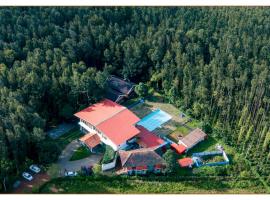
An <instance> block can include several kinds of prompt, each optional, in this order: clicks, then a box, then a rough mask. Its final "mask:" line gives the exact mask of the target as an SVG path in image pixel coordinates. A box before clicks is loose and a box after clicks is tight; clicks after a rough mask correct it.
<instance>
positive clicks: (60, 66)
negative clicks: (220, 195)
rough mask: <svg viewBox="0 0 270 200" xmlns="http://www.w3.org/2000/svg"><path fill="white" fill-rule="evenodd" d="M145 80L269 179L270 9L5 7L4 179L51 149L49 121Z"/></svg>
mask: <svg viewBox="0 0 270 200" xmlns="http://www.w3.org/2000/svg"><path fill="white" fill-rule="evenodd" d="M109 74H114V75H118V76H121V77H124V78H127V79H129V80H131V81H133V82H135V83H139V82H145V83H147V84H148V85H149V87H152V88H154V89H155V90H156V91H158V92H159V93H161V94H164V96H165V97H166V98H167V100H168V101H169V102H170V103H172V104H174V105H176V106H177V107H179V108H181V109H182V110H185V111H186V112H187V113H188V114H190V115H192V116H193V117H195V118H198V119H201V120H204V121H205V122H207V123H209V124H211V126H212V127H213V132H212V134H213V136H214V137H217V138H222V139H223V140H224V141H225V142H226V143H227V144H229V145H231V146H233V147H235V148H236V149H237V151H238V152H239V153H240V154H242V156H243V157H245V158H247V159H248V160H249V161H250V164H251V165H252V166H254V167H255V168H256V171H257V172H258V173H259V174H260V175H261V177H263V178H264V180H265V181H266V182H268V184H269V183H270V176H269V174H270V162H269V158H270V153H269V145H270V123H269V122H270V9H269V8H244V7H243V8H234V7H226V8H225V7H224V8H223V7H219V8H216V7H212V8H199V7H198V8H195V7H194V8H188V7H178V8H173V7H171V8H166V7H164V8H160V7H159V8H155V7H150V8H140V7H136V8H132V7H128V8H120V7H115V8H109V7H108V8H105V7H103V8H93V7H91V8H62V7H57V8H56V7H50V8H46V7H41V8H39V7H35V8H31V7H27V8H24V7H20V8H1V9H0V108H1V109H0V170H1V171H0V178H1V180H3V178H4V177H7V176H9V175H13V174H16V173H19V172H20V170H21V169H22V167H23V166H24V165H25V164H26V162H27V160H29V159H31V160H34V161H36V162H39V163H46V162H47V161H48V158H47V156H48V155H51V154H52V153H53V151H55V148H57V147H55V146H54V144H53V143H50V142H48V141H46V140H45V137H46V135H45V131H46V128H48V126H49V125H50V124H57V123H58V122H61V121H63V120H70V119H72V115H73V113H74V112H75V111H77V110H78V109H81V108H83V107H84V106H86V105H89V104H91V103H94V102H96V101H98V100H99V99H101V98H103V95H104V89H105V88H106V78H107V77H108V75H109Z"/></svg>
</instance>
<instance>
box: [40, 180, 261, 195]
mask: <svg viewBox="0 0 270 200" xmlns="http://www.w3.org/2000/svg"><path fill="white" fill-rule="evenodd" d="M39 193H64V194H65V193H73V194H78V193H79V194H82V193H90V194H149V193H151V194H154V193H156V194H158V193H167V194H216V193H219V194H224V193H226V194H243V193H266V191H265V190H264V188H263V186H262V185H261V184H260V182H259V181H258V180H257V179H253V180H245V179H243V180H238V181H236V180H235V179H234V178H233V177H232V178H218V177H213V178H197V177H193V178H190V177H189V178H187V177H184V178H182V177H167V176H155V177H153V176H150V177H120V176H118V177H115V176H110V177H108V176H107V177H105V176H97V177H96V176H92V177H74V178H72V179H71V178H59V179H54V180H52V181H50V182H48V183H47V184H45V185H43V186H42V187H41V188H40V189H39Z"/></svg>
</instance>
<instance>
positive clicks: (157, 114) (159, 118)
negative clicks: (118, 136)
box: [137, 109, 172, 131]
mask: <svg viewBox="0 0 270 200" xmlns="http://www.w3.org/2000/svg"><path fill="white" fill-rule="evenodd" d="M171 118H172V116H170V115H169V114H168V113H166V112H164V111H163V110H160V109H157V110H155V111H153V112H151V113H150V114H149V115H146V116H145V117H144V118H142V119H141V120H140V121H139V122H138V123H137V125H141V126H143V127H144V128H146V129H147V130H148V131H153V130H155V129H156V128H158V127H161V125H162V124H164V123H165V122H167V121H169V120H170V119H171Z"/></svg>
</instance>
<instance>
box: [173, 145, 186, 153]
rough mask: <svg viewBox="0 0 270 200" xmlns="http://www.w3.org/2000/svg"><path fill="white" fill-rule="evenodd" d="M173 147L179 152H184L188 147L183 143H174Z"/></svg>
mask: <svg viewBox="0 0 270 200" xmlns="http://www.w3.org/2000/svg"><path fill="white" fill-rule="evenodd" d="M171 147H172V148H173V149H174V150H175V151H176V152H177V153H178V154H183V153H184V152H185V151H186V147H185V146H184V145H182V144H176V143H172V144H171Z"/></svg>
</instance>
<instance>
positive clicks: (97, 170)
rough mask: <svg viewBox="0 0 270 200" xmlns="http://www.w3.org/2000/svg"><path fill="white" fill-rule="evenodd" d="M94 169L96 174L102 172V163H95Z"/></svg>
mask: <svg viewBox="0 0 270 200" xmlns="http://www.w3.org/2000/svg"><path fill="white" fill-rule="evenodd" d="M92 170H93V172H94V174H101V171H102V169H101V165H98V164H96V165H94V166H93V169H92Z"/></svg>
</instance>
